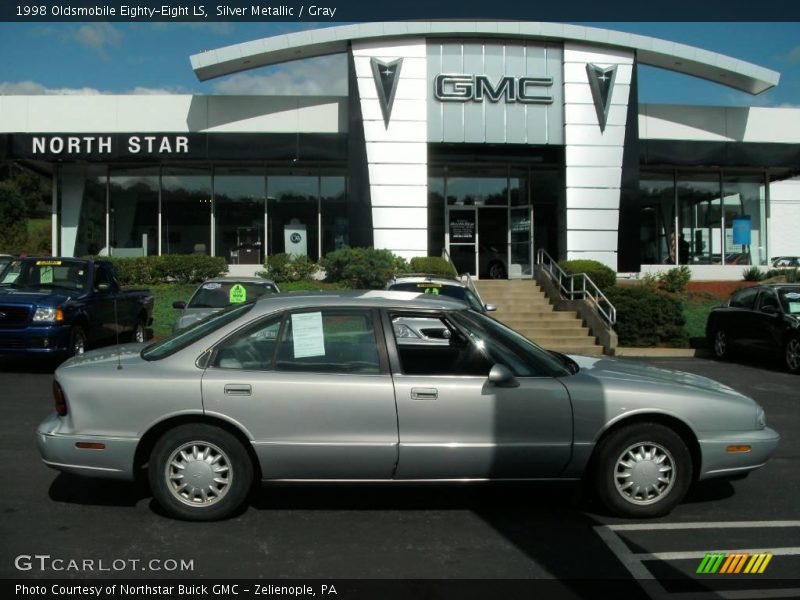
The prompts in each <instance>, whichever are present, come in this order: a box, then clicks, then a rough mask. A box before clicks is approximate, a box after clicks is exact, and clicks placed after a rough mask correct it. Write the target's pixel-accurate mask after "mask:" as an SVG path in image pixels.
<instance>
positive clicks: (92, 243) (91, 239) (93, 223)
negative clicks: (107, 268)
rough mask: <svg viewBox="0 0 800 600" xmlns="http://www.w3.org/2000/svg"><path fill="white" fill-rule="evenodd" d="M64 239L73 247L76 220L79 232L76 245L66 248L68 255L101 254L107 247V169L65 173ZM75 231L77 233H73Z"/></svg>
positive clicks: (89, 169) (75, 241)
mask: <svg viewBox="0 0 800 600" xmlns="http://www.w3.org/2000/svg"><path fill="white" fill-rule="evenodd" d="M62 186H63V190H62V195H61V198H62V203H63V204H62V215H61V219H62V221H61V223H62V227H64V229H66V231H63V232H62V239H63V241H64V243H65V244H67V245H68V244H69V237H70V235H69V230H70V229H72V227H71V225H72V222H73V219H76V221H74V226H76V227H77V232H76V233H75V234H74V235H75V237H74V238H73V240H74V246H73V249H72V251H71V252H70V249H69V248H63V252H64V254H66V255H68V256H87V255H97V254H99V253H100V250H102V249H103V248H104V247H105V245H106V168H105V167H88V168H86V169H81V171H80V173H78V172H75V171H74V170H70V171H67V170H64V171H62ZM73 231H74V230H73Z"/></svg>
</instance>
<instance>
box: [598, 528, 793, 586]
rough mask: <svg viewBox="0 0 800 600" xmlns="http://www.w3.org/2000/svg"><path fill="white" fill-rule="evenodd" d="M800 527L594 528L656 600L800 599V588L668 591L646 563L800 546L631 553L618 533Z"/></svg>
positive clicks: (778, 552)
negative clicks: (709, 554)
mask: <svg viewBox="0 0 800 600" xmlns="http://www.w3.org/2000/svg"><path fill="white" fill-rule="evenodd" d="M791 527H798V528H800V521H721V522H717V523H714V522H702V523H629V524H624V525H597V526H595V527H594V531H595V533H596V534H597V535H598V537H600V539H602V540H603V541H604V542H605V543H606V545H607V546H608V548H609V549H610V550H611V551H612V552H613V553H614V556H616V557H617V560H619V561H620V562H621V563H622V564H623V566H624V567H625V568H626V569H627V570H628V572H629V573H630V574H631V575H632V576H633V577H634V578H635V579H636V580H637V581H638V582H639V585H641V586H642V589H643V590H644V591H645V593H646V594H647V595H648V596H650V598H653V599H654V600H656V599H660V598H671V599H678V600H680V599H682V598H691V599H692V600H704V599H712V598H713V599H719V598H725V599H727V600H744V599H747V598H800V588H792V589H787V588H782V589H748V590H728V591H723V590H719V591H713V592H700V593H698V592H673V593H670V592H668V591H667V590H666V589H665V588H664V587H663V586H662V585H661V584H660V583H659V582H658V580H657V579H656V578H655V576H654V575H653V574H652V573H651V572H650V570H649V569H648V568H647V567H646V566H645V564H644V563H645V561H654V560H659V561H670V560H691V559H695V560H697V559H702V558H704V557H705V556H706V554H708V552H711V551H713V552H719V553H725V554H732V553H747V554H760V553H772V554H773V555H775V556H798V555H800V547H795V546H789V547H779V548H749V549H742V548H736V549H731V550H720V549H715V548H712V549H709V550H707V551H702V552H698V551H687V552H652V553H650V552H638V553H637V552H631V550H630V549H629V548H628V546H627V544H626V543H625V541H624V540H623V539H622V538H621V537H620V536H619V535H618V533H621V532H625V531H659V530H660V531H668V530H672V531H680V530H692V529H694V530H697V529H764V528H791Z"/></svg>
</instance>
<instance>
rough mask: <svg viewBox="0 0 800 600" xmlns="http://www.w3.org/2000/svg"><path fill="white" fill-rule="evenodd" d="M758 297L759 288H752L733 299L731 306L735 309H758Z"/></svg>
mask: <svg viewBox="0 0 800 600" xmlns="http://www.w3.org/2000/svg"><path fill="white" fill-rule="evenodd" d="M757 296H758V288H750V289H747V290H742V291H741V292H738V293H736V294H734V295H733V296H732V297H731V301H730V306H732V307H733V308H750V309H753V308H755V307H756V297H757Z"/></svg>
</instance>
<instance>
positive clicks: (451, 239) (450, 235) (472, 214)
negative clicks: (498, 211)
mask: <svg viewBox="0 0 800 600" xmlns="http://www.w3.org/2000/svg"><path fill="white" fill-rule="evenodd" d="M477 217H478V212H477V209H476V208H475V207H474V206H473V207H468V208H455V207H453V208H451V207H448V208H447V233H446V243H447V251H448V252H449V253H450V259H451V260H452V261H453V264H454V265H455V266H456V270H457V271H458V273H459V274H462V273H469V274H470V275H472V276H473V277H474V276H476V275H477V273H478V253H477V245H478V243H477V242H478V239H477V224H478V218H477Z"/></svg>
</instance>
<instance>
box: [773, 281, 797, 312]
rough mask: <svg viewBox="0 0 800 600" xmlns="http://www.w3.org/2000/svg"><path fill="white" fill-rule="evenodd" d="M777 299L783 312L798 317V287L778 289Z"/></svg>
mask: <svg viewBox="0 0 800 600" xmlns="http://www.w3.org/2000/svg"><path fill="white" fill-rule="evenodd" d="M778 298H780V300H781V306H783V310H784V311H785V312H787V313H789V314H791V315H800V286H796V287H785V288H778Z"/></svg>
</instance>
